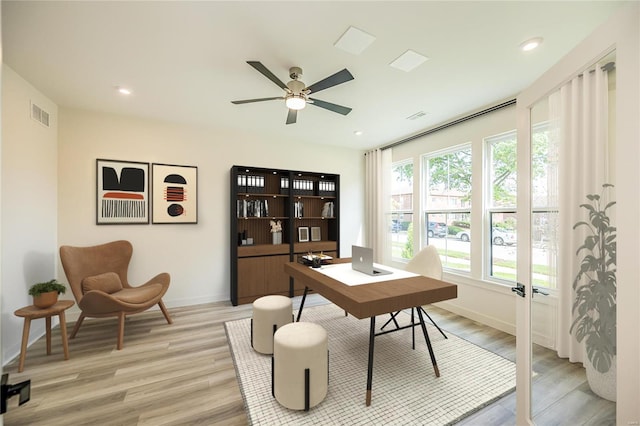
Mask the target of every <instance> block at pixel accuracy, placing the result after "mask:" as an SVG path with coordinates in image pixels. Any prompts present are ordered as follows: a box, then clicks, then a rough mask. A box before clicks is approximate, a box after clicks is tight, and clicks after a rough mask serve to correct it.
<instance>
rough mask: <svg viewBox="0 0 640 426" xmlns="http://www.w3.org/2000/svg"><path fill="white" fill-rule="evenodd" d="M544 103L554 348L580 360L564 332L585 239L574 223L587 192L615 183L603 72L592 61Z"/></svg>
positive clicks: (580, 349) (572, 339)
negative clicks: (553, 257)
mask: <svg viewBox="0 0 640 426" xmlns="http://www.w3.org/2000/svg"><path fill="white" fill-rule="evenodd" d="M549 101H550V105H549V107H550V108H549V111H550V115H551V117H550V118H551V125H552V129H553V130H554V131H552V132H551V134H552V135H553V137H552V143H557V147H558V152H559V158H558V162H559V165H558V172H559V173H558V185H557V187H558V200H559V213H558V221H559V226H558V230H557V239H556V241H557V244H558V276H557V280H558V281H557V289H558V292H557V295H558V322H557V330H556V349H557V351H558V355H559V356H560V357H563V358H569V360H570V361H571V362H584V361H585V359H584V350H583V345H582V344H581V343H578V341H577V340H576V339H575V337H574V336H572V335H571V334H570V332H569V330H570V328H571V324H572V322H573V314H572V307H573V303H574V300H575V291H574V290H573V287H572V284H573V282H574V279H575V277H576V275H577V274H578V272H579V271H580V267H581V261H580V258H581V257H583V256H577V255H576V252H577V251H578V248H579V247H580V246H582V245H583V244H584V242H585V238H586V237H587V233H586V231H587V228H586V227H577V228H576V229H574V225H575V224H576V223H578V222H580V221H584V220H586V219H585V209H584V208H582V207H580V205H581V204H585V203H586V202H587V198H586V197H587V194H600V193H601V192H602V185H603V184H605V183H614V182H611V181H610V176H609V173H608V162H609V138H608V110H609V107H608V75H607V71H604V70H602V69H601V67H600V65H599V64H596V67H595V70H594V71H591V72H585V73H584V74H583V75H581V76H578V77H576V78H575V79H573V80H572V81H570V82H568V83H567V84H566V85H564V86H563V87H561V88H560V90H559V91H558V92H556V93H554V94H552V95H551V96H550V98H549ZM556 126H557V127H556Z"/></svg>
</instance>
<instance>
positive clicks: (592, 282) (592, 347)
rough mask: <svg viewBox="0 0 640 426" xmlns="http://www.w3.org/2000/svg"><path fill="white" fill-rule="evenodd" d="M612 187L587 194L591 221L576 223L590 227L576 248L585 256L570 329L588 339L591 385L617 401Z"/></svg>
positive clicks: (576, 280)
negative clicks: (606, 196)
mask: <svg viewBox="0 0 640 426" xmlns="http://www.w3.org/2000/svg"><path fill="white" fill-rule="evenodd" d="M612 187H613V185H611V184H604V185H602V194H601V195H598V194H589V195H587V199H588V200H589V203H587V204H581V205H580V207H583V208H585V209H586V210H587V211H588V212H589V220H588V221H581V222H578V223H576V224H575V225H574V226H573V229H574V230H575V229H577V228H580V227H584V228H587V236H586V238H585V240H584V243H583V244H582V245H581V246H580V247H579V248H578V250H577V251H576V255H577V256H584V257H583V258H582V260H581V263H580V271H579V272H578V274H577V275H576V278H575V280H574V281H573V289H574V290H575V295H576V296H575V297H576V298H575V301H574V303H573V309H572V312H573V314H574V320H573V323H572V324H571V328H570V332H572V333H575V337H576V339H577V340H578V342H582V341H583V340H585V339H586V340H585V349H586V355H587V358H588V362H586V363H585V364H586V365H585V368H586V370H587V379H588V381H589V386H591V389H592V390H593V391H594V392H595V393H596V394H598V395H600V396H601V397H603V398H606V399H609V400H612V401H615V374H616V368H615V367H616V363H615V357H616V288H617V284H616V228H615V227H614V226H611V219H610V218H609V216H608V213H607V210H609V209H610V208H611V207H613V206H614V205H615V204H616V203H615V201H610V202H608V203H606V204H605V200H604V197H603V196H604V192H605V191H607V190H608V189H609V188H612Z"/></svg>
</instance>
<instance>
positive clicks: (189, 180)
mask: <svg viewBox="0 0 640 426" xmlns="http://www.w3.org/2000/svg"><path fill="white" fill-rule="evenodd" d="M151 181H152V194H153V198H152V204H151V205H152V209H151V217H152V219H151V222H152V223H154V224H195V223H198V168H197V167H196V166H180V165H175V164H160V163H153V164H152V165H151Z"/></svg>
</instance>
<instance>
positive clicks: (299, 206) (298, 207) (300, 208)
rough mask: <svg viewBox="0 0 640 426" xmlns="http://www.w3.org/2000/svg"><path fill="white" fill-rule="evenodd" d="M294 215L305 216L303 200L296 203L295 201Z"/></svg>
mask: <svg viewBox="0 0 640 426" xmlns="http://www.w3.org/2000/svg"><path fill="white" fill-rule="evenodd" d="M293 216H294V217H302V216H304V203H303V202H302V201H296V202H295V203H293Z"/></svg>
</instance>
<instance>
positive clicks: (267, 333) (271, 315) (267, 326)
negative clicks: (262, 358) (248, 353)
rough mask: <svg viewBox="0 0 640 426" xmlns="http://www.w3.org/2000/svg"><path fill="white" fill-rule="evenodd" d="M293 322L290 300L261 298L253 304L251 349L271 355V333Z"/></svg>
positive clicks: (283, 297) (274, 297) (273, 297)
mask: <svg viewBox="0 0 640 426" xmlns="http://www.w3.org/2000/svg"><path fill="white" fill-rule="evenodd" d="M291 321H293V307H292V305H291V299H289V298H288V297H286V296H263V297H261V298H259V299H256V300H255V301H254V302H253V316H252V318H251V347H252V348H253V349H254V350H255V351H257V352H260V353H262V354H272V353H273V333H275V332H276V330H277V329H278V328H279V327H282V326H283V325H285V324H288V323H290V322H291Z"/></svg>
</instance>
